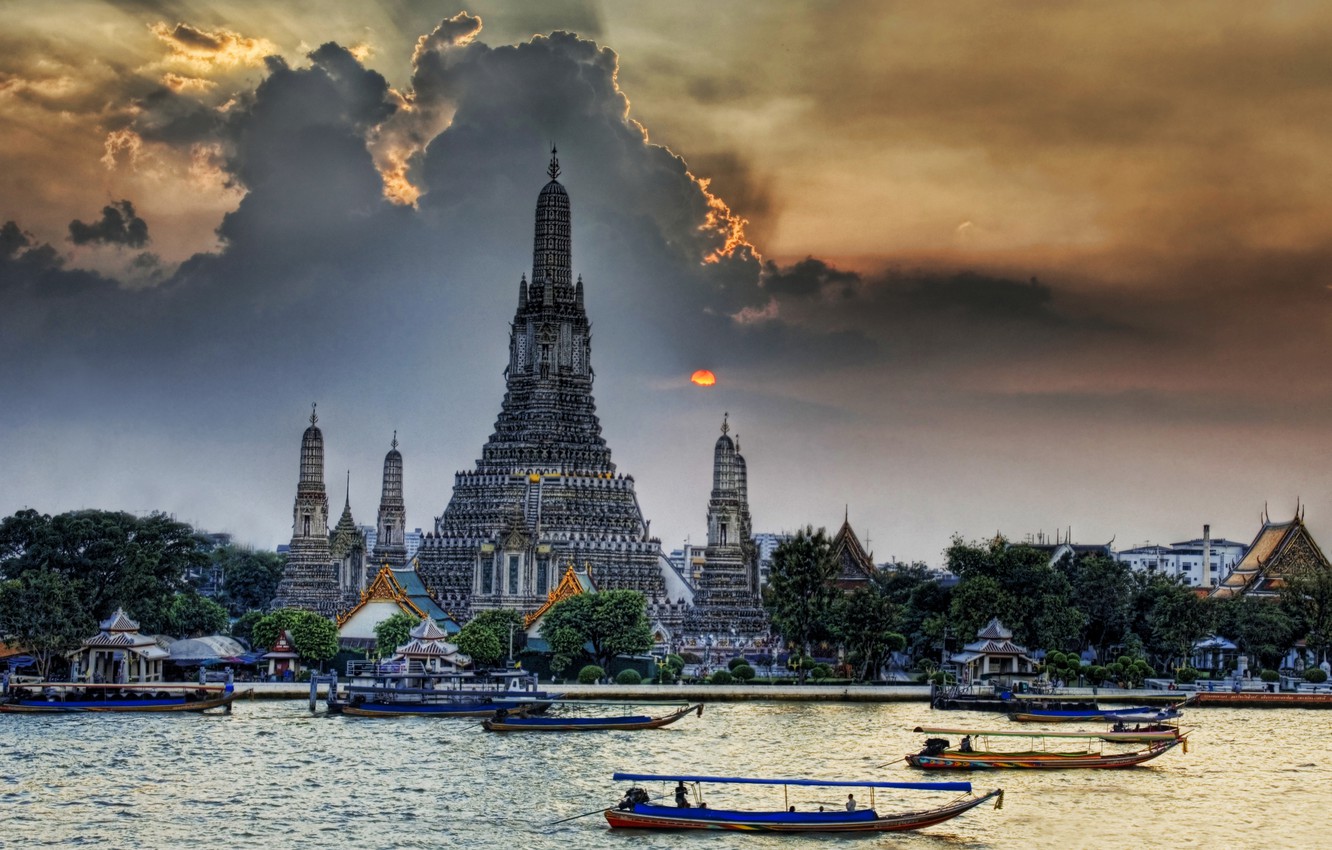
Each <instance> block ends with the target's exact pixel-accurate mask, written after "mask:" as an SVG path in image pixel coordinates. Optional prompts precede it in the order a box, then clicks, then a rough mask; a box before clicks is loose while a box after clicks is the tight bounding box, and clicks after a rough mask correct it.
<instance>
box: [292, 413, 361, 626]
mask: <svg viewBox="0 0 1332 850" xmlns="http://www.w3.org/2000/svg"><path fill="white" fill-rule="evenodd" d="M318 422H319V416H318V415H317V411H316V410H315V408H314V407H313V406H312V407H311V409H310V427H309V428H306V429H305V433H304V434H303V435H302V436H301V477H300V481H299V482H298V483H297V485H296V502H295V504H294V505H293V507H292V530H291V548H290V550H289V552H288V554H287V564H286V566H285V567H284V568H283V570H282V580H281V581H280V582H279V583H278V588H277V595H276V597H275V598H274V600H273V606H274V607H275V608H304V609H306V610H309V611H314V612H316V613H319V614H323V615H324V616H326V617H331V616H333V615H334V614H335V613H337V611H338V609H339V608H340V607H341V605H342V589H341V587H340V586H339V581H338V579H339V576H338V572H339V568H338V566H336V565H335V563H334V560H333V553H332V551H331V550H330V549H329V533H328V493H327V492H326V491H325V490H324V434H323V432H322V431H320V430H319V426H318V424H317V423H318ZM349 510H350V509H349ZM348 518H349V519H350V514H349V517H348Z"/></svg>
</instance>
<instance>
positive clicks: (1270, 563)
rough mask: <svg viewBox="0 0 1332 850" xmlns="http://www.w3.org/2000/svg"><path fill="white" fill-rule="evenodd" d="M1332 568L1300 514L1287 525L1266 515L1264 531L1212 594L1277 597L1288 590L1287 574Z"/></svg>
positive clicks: (1228, 596)
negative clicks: (1302, 569)
mask: <svg viewBox="0 0 1332 850" xmlns="http://www.w3.org/2000/svg"><path fill="white" fill-rule="evenodd" d="M1305 566H1311V567H1317V568H1321V569H1332V564H1329V563H1328V560H1327V556H1325V555H1324V554H1323V550H1322V549H1320V548H1319V547H1318V544H1317V543H1316V542H1314V539H1313V536H1312V535H1311V534H1309V530H1308V528H1306V527H1305V525H1304V515H1303V514H1302V513H1297V514H1296V515H1295V517H1294V518H1292V519H1291V520H1289V521H1287V522H1272V520H1271V518H1270V517H1268V516H1266V515H1264V517H1263V525H1262V528H1260V529H1258V534H1257V535H1256V536H1255V537H1254V538H1253V542H1252V543H1250V544H1249V548H1248V549H1246V550H1245V551H1244V556H1243V557H1242V558H1240V560H1239V562H1238V563H1237V564H1235V566H1234V567H1232V568H1231V570H1230V572H1229V573H1227V574H1226V576H1225V578H1223V579H1222V580H1221V581H1220V583H1218V584H1217V586H1216V587H1215V588H1214V589H1213V590H1212V592H1211V595H1212V596H1217V597H1220V598H1222V599H1226V598H1230V597H1232V596H1241V595H1247V594H1254V595H1258V596H1275V595H1276V594H1277V593H1279V592H1280V591H1281V589H1282V588H1283V587H1285V584H1286V581H1285V575H1286V574H1288V573H1289V572H1290V571H1291V570H1293V569H1296V568H1299V567H1305Z"/></svg>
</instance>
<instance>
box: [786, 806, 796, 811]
mask: <svg viewBox="0 0 1332 850" xmlns="http://www.w3.org/2000/svg"><path fill="white" fill-rule="evenodd" d="M787 811H788V812H794V811H795V806H792V807H791V808H789V809H787Z"/></svg>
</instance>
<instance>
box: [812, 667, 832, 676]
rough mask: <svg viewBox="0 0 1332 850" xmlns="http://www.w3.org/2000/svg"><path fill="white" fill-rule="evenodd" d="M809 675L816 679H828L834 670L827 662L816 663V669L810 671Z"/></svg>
mask: <svg viewBox="0 0 1332 850" xmlns="http://www.w3.org/2000/svg"><path fill="white" fill-rule="evenodd" d="M809 675H810V676H812V677H813V678H815V679H826V678H828V677H829V676H831V675H832V670H830V669H829V668H828V665H827V664H815V665H814V669H813V670H810V671H809Z"/></svg>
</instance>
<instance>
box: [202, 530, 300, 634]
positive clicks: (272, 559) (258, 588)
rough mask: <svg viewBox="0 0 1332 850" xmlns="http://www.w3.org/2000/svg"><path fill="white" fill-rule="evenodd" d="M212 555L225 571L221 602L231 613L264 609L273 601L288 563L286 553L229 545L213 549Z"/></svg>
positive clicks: (239, 613) (219, 566) (238, 613)
mask: <svg viewBox="0 0 1332 850" xmlns="http://www.w3.org/2000/svg"><path fill="white" fill-rule="evenodd" d="M209 557H210V559H211V560H212V562H213V564H214V565H215V566H216V567H218V568H220V569H221V570H222V576H223V584H222V586H223V593H222V598H221V599H220V600H219V601H221V602H222V603H223V604H224V605H226V606H227V610H228V611H230V612H231V615H232V616H234V617H239V616H240V615H241V614H243V613H245V612H246V611H263V610H264V609H266V608H268V606H270V605H272V604H273V597H274V596H276V595H277V587H278V583H279V582H280V581H282V569H283V566H284V565H285V564H286V562H287V558H286V556H285V555H279V554H278V553H276V552H270V551H267V550H253V549H244V548H241V547H239V546H231V545H227V546H219V547H218V548H217V549H214V550H213V552H212V553H211V555H210V556H209Z"/></svg>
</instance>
